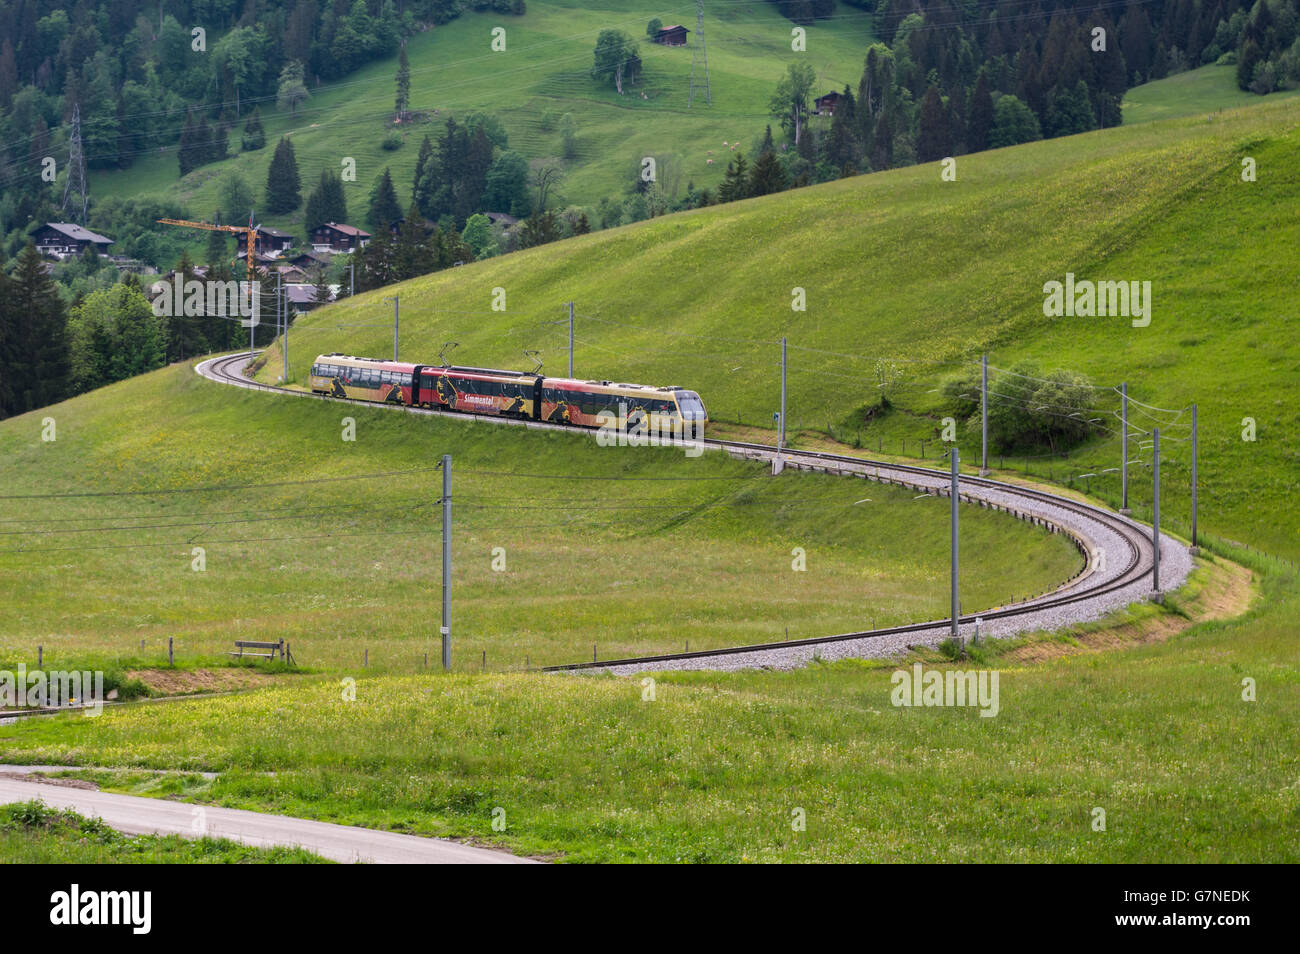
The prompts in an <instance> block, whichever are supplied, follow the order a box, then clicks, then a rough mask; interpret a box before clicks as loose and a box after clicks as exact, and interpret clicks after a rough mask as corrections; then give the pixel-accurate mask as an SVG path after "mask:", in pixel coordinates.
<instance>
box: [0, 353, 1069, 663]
mask: <svg viewBox="0 0 1300 954" xmlns="http://www.w3.org/2000/svg"><path fill="white" fill-rule="evenodd" d="M46 416H51V417H53V418H54V419H55V420H56V422H57V425H58V440H57V441H56V442H54V443H52V444H51V443H42V442H41V441H40V437H39V431H40V426H41V425H40V421H41V419H42V418H44V417H46ZM344 416H352V417H354V418H355V419H356V426H357V440H356V441H355V442H353V443H347V442H344V441H342V440H340V435H341V420H342V418H343V417H344ZM442 453H451V454H452V455H453V457H454V465H453V466H454V483H453V498H454V501H455V506H456V515H455V528H456V529H455V550H454V554H455V562H454V568H455V576H454V586H455V605H454V627H455V629H454V631H455V635H456V641H455V646H456V662H457V664H458V666H459V667H461V668H468V667H470V666H472V665H476V664H481V653H482V652H484V651H486V652H487V658H488V662H489V665H490V666H491V667H492V668H498V669H499V668H507V667H522V666H523V664H524V663H525V660H526V658H527V659H528V660H529V661H531V663H532V664H534V665H537V664H549V663H559V662H572V661H578V660H581V659H583V658H590V655H591V647H592V644H594V643H598V644H599V652H600V653H601V654H602V655H603V656H605V657H606V658H609V657H611V656H615V655H619V656H621V655H627V654H632V653H637V654H640V653H647V652H665V651H673V650H678V649H681V648H682V646H683V644H684V642H685V641H686V640H690V643H691V646H692V647H693V648H705V647H708V646H718V645H726V644H731V643H738V642H757V641H762V640H769V639H776V638H781V637H782V636H783V635H784V634H785V632H786V629H787V628H788V629H789V631H790V633H791V635H814V634H819V633H829V632H846V631H852V630H855V629H860V628H862V627H863V626H866V625H869V624H870V623H871V622H872V620H873V619H874V620H875V621H876V622H878V623H880V624H882V625H883V624H884V623H886V622H887V621H904V620H916V619H929V618H935V617H940V616H942V615H943V614H944V613H945V608H946V599H947V582H946V579H947V578H946V575H945V574H946V570H945V567H946V559H947V558H946V554H947V540H948V537H947V533H948V531H947V511H946V508H945V506H944V505H943V503H942V502H941V501H939V500H937V499H936V498H923V499H920V500H913V495H912V494H910V493H908V492H907V491H904V490H901V489H898V488H888V487H881V486H877V485H874V484H866V483H863V482H859V481H848V480H843V479H839V478H835V477H828V476H820V475H802V474H791V475H790V476H788V477H785V478H781V479H779V480H773V479H771V478H770V476H766V474H765V471H764V470H763V468H762V467H760V466H759V465H756V464H742V463H739V462H733V461H731V460H729V459H728V458H725V457H722V456H721V455H717V454H707V455H705V456H703V457H699V458H696V459H687V458H686V457H685V456H684V455H683V454H682V453H681V452H680V451H673V450H669V449H662V448H649V449H644V450H638V449H628V448H622V449H620V448H600V447H598V446H596V444H595V442H594V441H592V440H591V439H590V438H589V437H587V436H580V435H567V434H538V433H534V432H531V431H524V430H522V429H515V428H509V429H506V428H500V427H495V426H492V425H488V424H482V423H473V422H462V421H442V420H437V419H431V418H427V417H414V416H412V415H408V414H403V413H400V412H395V411H393V410H385V409H379V408H367V407H364V406H361V407H356V408H352V407H340V406H339V405H335V404H323V403H320V402H315V401H305V400H301V399H296V398H281V399H276V398H273V397H270V396H267V395H264V394H258V393H249V392H241V391H238V390H236V389H232V388H227V387H223V386H222V385H218V384H214V383H211V382H207V381H203V380H202V379H199V378H198V377H197V376H196V375H195V374H194V373H193V371H192V370H190V368H188V367H184V366H175V367H172V368H168V369H164V370H162V371H159V372H155V373H153V374H151V375H147V376H144V377H141V378H137V379H134V380H131V381H127V382H123V383H121V384H118V385H114V386H112V387H109V388H107V389H103V390H101V391H97V392H94V393H92V394H89V395H84V396H82V397H79V398H77V399H75V400H73V401H70V402H67V403H66V404H63V405H59V406H57V407H54V408H47V409H45V410H43V411H41V412H39V413H38V414H34V415H27V416H25V417H20V418H15V419H12V420H8V421H5V422H4V423H3V424H0V481H2V482H3V484H4V486H5V487H6V488H7V490H6V492H7V493H8V494H18V495H21V494H24V493H57V492H60V491H66V490H79V491H84V490H87V489H93V490H96V491H100V490H112V491H120V490H129V491H141V490H146V491H147V490H149V489H155V488H159V487H181V488H203V487H210V486H213V485H227V484H248V483H264V482H268V481H280V480H307V479H314V478H319V477H336V476H341V475H346V474H365V473H376V472H384V473H388V472H395V471H401V472H409V471H412V470H414V469H417V468H424V469H423V470H422V471H420V472H418V473H404V474H401V475H395V476H391V477H386V478H383V479H372V480H360V481H338V482H333V483H317V484H306V485H301V484H299V485H290V486H283V487H272V488H262V489H256V490H251V491H247V492H224V491H223V492H213V491H199V490H192V492H187V493H180V494H173V495H169V496H152V495H149V494H147V493H145V494H142V495H140V496H128V497H109V498H96V497H91V498H88V499H87V498H74V499H71V500H69V499H53V500H50V499H45V500H36V501H32V500H26V499H21V498H18V499H6V500H0V573H3V574H4V575H5V577H6V579H7V580H8V581H9V585H8V586H7V587H6V592H5V595H4V597H3V603H4V605H6V606H7V608H8V609H7V612H5V613H4V614H3V619H4V622H3V623H0V660H3V659H4V658H6V656H8V657H9V658H11V659H13V660H15V661H17V660H18V659H26V658H27V657H28V656H31V655H34V654H35V646H36V645H37V644H42V645H44V646H45V651H46V659H47V661H49V662H50V664H55V663H57V662H58V661H59V660H63V662H65V663H67V662H68V661H69V660H70V659H72V660H73V661H76V660H77V657H78V654H81V655H84V654H87V653H100V654H109V655H110V656H111V655H113V654H123V653H131V654H132V655H135V656H139V655H140V652H139V645H138V640H141V639H143V640H146V641H147V646H146V650H145V653H146V654H147V653H150V652H152V653H157V652H165V649H166V640H167V637H168V636H174V637H176V638H177V640H178V642H177V645H178V652H179V653H180V655H181V657H182V659H191V660H192V659H193V658H194V656H195V655H196V654H201V655H206V656H214V655H219V654H221V653H223V652H224V651H225V650H227V649H230V648H231V640H232V639H236V638H241V637H242V638H252V639H256V638H261V637H262V636H263V635H269V636H272V637H284V638H286V639H289V640H290V641H291V643H292V646H293V649H294V653H295V655H296V656H297V657H298V659H299V660H300V661H301V662H302V663H303V664H306V665H309V666H323V667H331V668H347V669H351V668H353V667H357V666H359V664H360V662H361V658H362V654H363V651H364V650H366V649H368V650H369V653H370V662H371V665H372V666H375V667H380V668H391V669H395V670H398V671H404V672H410V671H413V670H414V669H416V668H417V666H418V664H419V662H420V661H421V660H422V658H423V654H424V652H425V651H427V650H429V649H430V648H431V645H432V644H435V643H436V640H437V635H436V633H437V616H438V600H439V596H438V593H439V586H440V573H441V569H440V560H439V549H438V534H439V518H438V509H437V505H436V504H437V501H436V494H437V489H438V486H439V481H440V479H441V478H440V475H439V474H438V473H437V472H436V471H434V470H433V469H432V467H433V464H435V463H436V462H437V460H438V458H439V456H440V455H441V454H442ZM516 472H522V473H530V474H540V475H555V476H554V477H548V479H540V480H539V479H523V478H514V477H511V476H510V474H512V473H516ZM583 477H590V478H593V479H591V480H590V481H583V482H579V479H580V478H583ZM610 477H629V478H632V479H631V480H626V481H620V480H609V479H605V478H610ZM664 478H671V479H664ZM678 478H680V479H678ZM866 498H870V499H869V500H867V499H866ZM859 501H862V502H861V503H859ZM110 527H127V528H134V529H124V530H113V531H111V532H110V531H107V530H105V529H104V528H110ZM55 531H59V532H55ZM964 531H965V536H964V540H963V544H964V556H963V559H964V560H966V561H969V562H967V563H965V566H966V568H967V575H966V580H967V586H968V589H967V590H966V591H965V593H964V599H965V601H966V602H965V606H966V608H967V610H975V609H976V608H979V607H988V606H993V605H997V604H1000V603H1003V602H1007V601H1009V600H1011V599H1013V598H1015V597H1018V596H1023V595H1028V594H1031V593H1034V592H1040V591H1043V590H1045V589H1050V588H1051V587H1053V586H1055V585H1057V584H1058V583H1059V582H1061V581H1062V580H1064V579H1066V578H1068V577H1070V576H1071V575H1073V574H1074V573H1075V572H1076V571H1077V569H1078V568H1079V566H1080V563H1081V559H1080V557H1079V555H1078V553H1077V552H1076V551H1075V550H1074V548H1073V547H1072V546H1071V545H1070V544H1069V543H1068V542H1067V541H1066V540H1065V539H1064V538H1062V537H1059V536H1051V535H1048V534H1045V533H1043V532H1042V531H1040V530H1038V529H1037V528H1033V527H1029V526H1026V525H1024V524H1021V523H1019V522H1018V521H1015V520H1012V519H1010V518H1008V517H1005V516H1003V515H1000V514H994V513H992V512H989V511H984V510H979V509H974V510H972V511H971V512H970V514H969V516H968V517H966V518H965V523H964ZM194 546H203V547H204V548H205V550H206V554H205V556H206V569H205V570H204V571H203V572H201V573H200V572H194V571H193V570H192V569H191V561H192V556H191V553H192V547H194ZM1004 546H1005V547H1014V548H1015V549H1016V552H1018V553H1023V554H1024V555H1025V560H1024V562H1008V561H1004V560H1001V559H999V557H998V550H999V547H1004ZM496 547H501V548H503V549H504V551H505V559H506V569H505V572H496V571H494V570H493V569H492V561H493V550H494V548H496ZM795 547H803V548H804V549H805V551H806V552H807V560H808V569H807V570H806V571H804V572H795V571H793V570H792V568H791V560H792V557H791V551H792V550H793V548H795ZM32 548H35V549H36V552H30V551H31V549H32ZM25 550H26V551H28V552H24V551H25ZM6 651H7V652H6ZM137 663H138V660H137ZM117 668H121V667H120V666H118V667H117Z"/></svg>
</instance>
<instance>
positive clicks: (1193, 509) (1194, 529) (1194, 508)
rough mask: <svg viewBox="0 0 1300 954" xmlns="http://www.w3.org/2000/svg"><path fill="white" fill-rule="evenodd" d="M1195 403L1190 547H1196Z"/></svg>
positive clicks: (1193, 414) (1193, 409)
mask: <svg viewBox="0 0 1300 954" xmlns="http://www.w3.org/2000/svg"><path fill="white" fill-rule="evenodd" d="M1196 449H1197V448H1196V405H1195V404H1193V405H1192V549H1193V550H1195V549H1196V502H1197V501H1196Z"/></svg>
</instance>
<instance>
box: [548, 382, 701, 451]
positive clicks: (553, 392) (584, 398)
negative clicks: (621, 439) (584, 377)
mask: <svg viewBox="0 0 1300 954" xmlns="http://www.w3.org/2000/svg"><path fill="white" fill-rule="evenodd" d="M540 413H541V419H542V420H543V421H548V422H550V423H552V424H573V425H576V426H578V427H596V428H600V427H610V426H614V427H617V428H618V429H619V430H620V431H623V432H626V433H629V434H637V433H639V434H646V435H655V436H658V437H663V438H666V439H672V440H680V439H683V438H685V439H688V440H695V439H700V438H702V437H703V436H704V425H705V423H706V422H707V420H708V418H707V415H706V414H705V410H704V404H703V403H702V402H701V401H700V397H699V395H698V394H696V393H695V392H694V391H686V390H684V389H682V388H678V387H663V388H656V387H650V386H648V385H644V384H619V383H615V382H613V381H575V380H572V379H569V378H547V379H546V380H545V381H543V382H542V399H541V407H540Z"/></svg>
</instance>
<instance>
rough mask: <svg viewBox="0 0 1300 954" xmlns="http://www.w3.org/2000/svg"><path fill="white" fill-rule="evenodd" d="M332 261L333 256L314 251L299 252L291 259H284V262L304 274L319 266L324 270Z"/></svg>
mask: <svg viewBox="0 0 1300 954" xmlns="http://www.w3.org/2000/svg"><path fill="white" fill-rule="evenodd" d="M333 260H334V256H333V255H331V254H330V253H328V252H317V251H315V250H314V249H313V250H312V251H310V252H299V253H298V254H297V255H295V256H294V257H293V258H286V259H285V261H286V262H287V263H288V264H290V265H297V266H298V267H299V268H301V269H302V270H303V271H304V272H305V271H307V270H309V269H312V268H315V267H316V266H317V265H319V266H320V267H321V268H325V267H326V266H327V265H329V263H330V262H331V261H333Z"/></svg>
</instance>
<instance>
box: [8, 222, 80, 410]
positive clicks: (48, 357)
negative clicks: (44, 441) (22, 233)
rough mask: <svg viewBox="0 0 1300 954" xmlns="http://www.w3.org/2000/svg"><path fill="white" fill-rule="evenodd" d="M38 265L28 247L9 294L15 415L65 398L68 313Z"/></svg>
mask: <svg viewBox="0 0 1300 954" xmlns="http://www.w3.org/2000/svg"><path fill="white" fill-rule="evenodd" d="M43 265H44V262H43V260H42V259H41V254H40V252H38V251H36V246H35V245H33V244H32V243H30V242H29V243H28V244H27V247H26V248H24V249H23V250H22V252H21V253H20V254H19V256H18V266H17V268H15V269H14V276H13V282H12V287H11V289H10V293H11V295H12V308H13V311H12V315H13V316H14V323H13V325H12V326H11V327H12V330H13V331H14V332H16V333H14V334H13V335H12V337H11V340H10V352H9V353H10V356H11V359H10V360H11V364H10V372H11V376H12V389H13V396H14V404H15V407H16V410H18V411H19V412H22V411H31V410H34V409H36V408H38V407H45V406H46V405H47V404H53V403H54V402H55V401H61V400H62V399H63V398H64V397H65V396H66V393H67V384H68V371H69V355H68V314H67V310H66V309H65V307H64V304H63V299H62V298H60V297H59V293H58V290H57V289H56V288H55V285H54V280H53V279H52V278H50V276H49V275H47V274H46V273H45V269H44V267H43Z"/></svg>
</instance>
